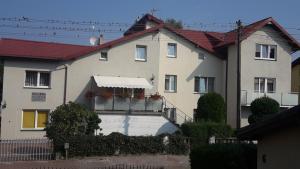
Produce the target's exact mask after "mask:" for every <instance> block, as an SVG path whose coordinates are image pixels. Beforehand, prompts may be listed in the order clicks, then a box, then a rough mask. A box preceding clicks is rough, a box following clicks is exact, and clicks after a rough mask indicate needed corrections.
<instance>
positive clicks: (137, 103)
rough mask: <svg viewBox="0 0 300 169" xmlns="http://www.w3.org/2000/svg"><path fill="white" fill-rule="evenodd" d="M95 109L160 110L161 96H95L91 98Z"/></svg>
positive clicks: (161, 105) (124, 110)
mask: <svg viewBox="0 0 300 169" xmlns="http://www.w3.org/2000/svg"><path fill="white" fill-rule="evenodd" d="M93 108H94V110H95V111H110V112H111V111H116V112H117V111H119V112H162V110H163V98H162V97H158V98H154V97H150V96H146V97H142V98H134V97H122V96H119V95H112V96H111V97H103V96H95V97H94V99H93Z"/></svg>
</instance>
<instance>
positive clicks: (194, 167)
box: [190, 144, 257, 169]
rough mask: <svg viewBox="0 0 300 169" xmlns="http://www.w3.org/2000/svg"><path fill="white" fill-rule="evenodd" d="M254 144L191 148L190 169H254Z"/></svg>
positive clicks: (255, 149)
mask: <svg viewBox="0 0 300 169" xmlns="http://www.w3.org/2000/svg"><path fill="white" fill-rule="evenodd" d="M256 152H257V148H256V145H254V144H211V145H203V146H199V147H197V148H193V149H192V150H191V153H190V162H191V169H199V168H201V169H220V168H222V169H256V158H257V155H256Z"/></svg>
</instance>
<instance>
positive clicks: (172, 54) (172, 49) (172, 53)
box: [168, 43, 177, 58]
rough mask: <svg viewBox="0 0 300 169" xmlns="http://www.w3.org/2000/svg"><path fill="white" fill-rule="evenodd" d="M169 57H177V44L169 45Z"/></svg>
mask: <svg viewBox="0 0 300 169" xmlns="http://www.w3.org/2000/svg"><path fill="white" fill-rule="evenodd" d="M168 57H170V58H176V57H177V44H176V43H168Z"/></svg>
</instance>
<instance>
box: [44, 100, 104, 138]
mask: <svg viewBox="0 0 300 169" xmlns="http://www.w3.org/2000/svg"><path fill="white" fill-rule="evenodd" d="M100 122H101V120H100V119H99V117H98V115H97V114H96V113H95V112H93V111H89V110H88V109H87V108H85V107H84V106H82V105H80V104H77V103H73V102H69V103H68V104H65V105H61V106H58V107H57V108H56V109H55V110H54V111H53V112H51V114H50V120H49V123H48V124H47V125H46V128H45V130H46V136H47V137H48V138H49V139H53V140H54V141H55V140H60V141H61V140H64V139H65V138H68V137H71V136H78V135H79V136H80V135H93V134H94V132H95V130H97V129H100V127H99V123H100Z"/></svg>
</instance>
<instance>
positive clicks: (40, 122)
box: [22, 110, 48, 129]
mask: <svg viewBox="0 0 300 169" xmlns="http://www.w3.org/2000/svg"><path fill="white" fill-rule="evenodd" d="M47 121H48V111H45V110H23V120H22V129H44V128H45V127H46V123H47Z"/></svg>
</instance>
